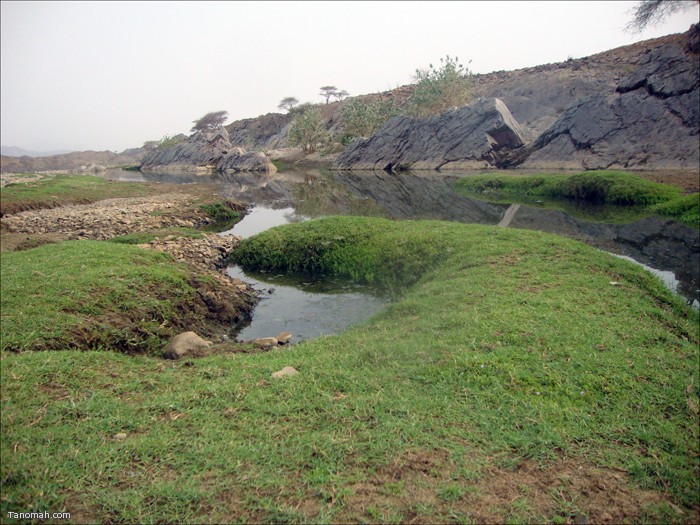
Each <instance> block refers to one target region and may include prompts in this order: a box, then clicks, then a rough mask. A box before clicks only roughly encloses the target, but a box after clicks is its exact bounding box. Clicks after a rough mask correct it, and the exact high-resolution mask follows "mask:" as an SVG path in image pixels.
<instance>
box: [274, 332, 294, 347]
mask: <svg viewBox="0 0 700 525" xmlns="http://www.w3.org/2000/svg"><path fill="white" fill-rule="evenodd" d="M292 337H293V334H292V332H280V333H279V334H277V337H276V338H275V339H277V343H278V344H281V345H286V344H287V343H289V341H291V340H292Z"/></svg>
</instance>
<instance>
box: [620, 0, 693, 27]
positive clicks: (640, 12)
mask: <svg viewBox="0 0 700 525" xmlns="http://www.w3.org/2000/svg"><path fill="white" fill-rule="evenodd" d="M698 4H700V0H695V1H688V0H642V1H641V2H637V5H635V6H634V7H633V8H632V9H631V10H630V11H629V12H630V13H631V14H632V17H633V18H632V20H631V21H630V22H629V23H628V24H627V27H626V30H627V31H629V32H631V33H641V32H642V31H644V29H645V28H646V27H647V26H648V25H655V24H658V23H659V22H661V21H662V20H663V19H664V18H666V17H667V16H668V15H671V14H673V13H677V12H678V11H683V10H685V9H689V8H691V7H693V6H695V7H696V8H697V7H698Z"/></svg>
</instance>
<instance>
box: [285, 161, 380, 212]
mask: <svg viewBox="0 0 700 525" xmlns="http://www.w3.org/2000/svg"><path fill="white" fill-rule="evenodd" d="M292 195H293V197H294V202H295V206H296V212H297V215H303V216H307V217H324V216H328V215H361V216H366V217H386V213H385V212H384V210H383V209H382V207H381V206H379V204H377V203H376V202H375V201H374V199H371V198H369V197H362V196H360V195H358V194H356V193H353V192H351V191H350V190H349V189H348V188H347V187H346V186H344V185H342V184H340V183H339V182H338V181H337V180H336V179H335V178H334V177H333V174H332V173H331V172H330V170H310V171H308V172H305V174H304V182H303V183H300V184H295V185H294V187H293V188H292Z"/></svg>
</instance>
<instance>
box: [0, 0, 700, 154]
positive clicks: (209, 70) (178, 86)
mask: <svg viewBox="0 0 700 525" xmlns="http://www.w3.org/2000/svg"><path fill="white" fill-rule="evenodd" d="M635 3H636V2H611V1H596V2H573V1H561V2H552V1H545V2H525V1H514V2H506V1H494V2H487V1H482V2H479V1H461V2H458V1H451V2H438V1H431V2H418V1H411V2H401V1H392V2H336V1H322V2H290V1H284V2H268V1H264V2H263V1H258V2H238V1H233V2H206V1H197V2H184V1H178V2H162V1H157V2H146V1H140V2H137V1H130V2H104V1H99V2H83V1H80V2H57V1H50V2H31V1H26V0H23V1H2V2H1V3H0V8H1V13H0V23H1V30H0V39H1V47H0V51H1V54H2V57H1V61H0V68H1V75H0V81H1V89H0V97H1V105H0V110H1V115H0V116H1V118H0V124H1V132H0V136H1V138H2V144H4V145H7V146H17V147H21V148H24V149H28V150H56V149H71V150H98V151H103V150H111V151H122V150H124V149H127V148H132V147H139V146H141V145H142V144H143V143H144V142H146V141H148V140H159V139H160V138H162V137H164V136H166V135H175V134H178V133H185V134H189V133H190V128H191V127H192V122H193V121H194V120H196V119H198V118H200V117H201V116H203V115H204V114H206V113H208V112H210V111H220V110H225V111H228V114H229V121H228V122H229V123H230V122H232V121H234V120H239V119H243V118H251V117H256V116H259V115H263V114H266V113H271V112H280V110H278V109H277V105H278V104H279V102H280V101H281V100H282V99H283V98H284V97H287V96H293V97H296V98H297V99H299V100H300V101H301V102H314V103H320V102H323V101H324V99H323V98H322V97H321V96H320V95H319V93H320V89H319V88H320V87H321V86H326V85H334V86H336V87H337V88H338V89H344V90H346V91H348V92H349V93H350V95H363V94H368V93H376V92H380V91H386V90H389V89H393V88H396V87H398V86H401V85H405V84H410V83H411V82H413V76H414V74H415V70H416V69H417V68H427V67H428V65H429V64H430V63H433V64H439V61H440V58H441V57H444V56H445V55H450V56H452V57H458V59H459V61H460V62H461V63H462V64H465V65H467V64H468V66H469V68H470V70H471V71H473V72H474V73H488V72H491V71H499V70H512V69H519V68H523V67H530V66H536V65H540V64H547V63H551V62H561V61H564V60H567V59H568V58H581V57H584V56H589V55H592V54H595V53H599V52H602V51H606V50H608V49H612V48H615V47H619V46H623V45H628V44H631V43H634V42H638V41H640V40H646V39H649V38H655V37H658V36H663V35H667V34H672V33H680V32H684V31H687V30H688V28H689V27H690V25H691V24H693V23H695V22H697V21H698V8H697V6H698V4H697V3H695V2H691V3H692V4H693V5H692V6H691V8H690V9H688V10H685V11H683V12H680V13H676V14H673V15H671V16H669V17H668V18H667V19H665V20H664V21H663V23H661V24H658V25H656V26H654V27H652V28H650V29H647V30H646V31H644V32H642V33H639V34H631V33H629V32H625V26H626V25H627V23H628V22H629V21H630V19H631V15H630V14H629V10H630V9H631V8H632V7H633V6H634V5H635ZM470 61H471V62H470Z"/></svg>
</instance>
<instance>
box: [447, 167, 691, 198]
mask: <svg viewBox="0 0 700 525" xmlns="http://www.w3.org/2000/svg"><path fill="white" fill-rule="evenodd" d="M457 186H458V187H459V188H460V189H462V190H464V191H466V192H471V193H480V194H491V193H494V194H501V195H512V196H518V195H520V196H539V197H550V198H563V199H569V200H576V201H584V202H589V203H593V204H615V205H637V204H655V203H658V202H665V201H668V200H671V199H673V198H677V197H679V196H680V194H681V190H680V188H676V187H674V186H669V185H668V184H660V183H658V182H651V181H649V180H646V179H643V178H641V177H639V176H637V175H633V174H631V173H624V172H619V171H587V172H583V173H577V174H573V175H523V176H512V175H504V174H489V175H476V176H474V177H465V178H463V179H461V180H460V181H459V182H458V183H457Z"/></svg>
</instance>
